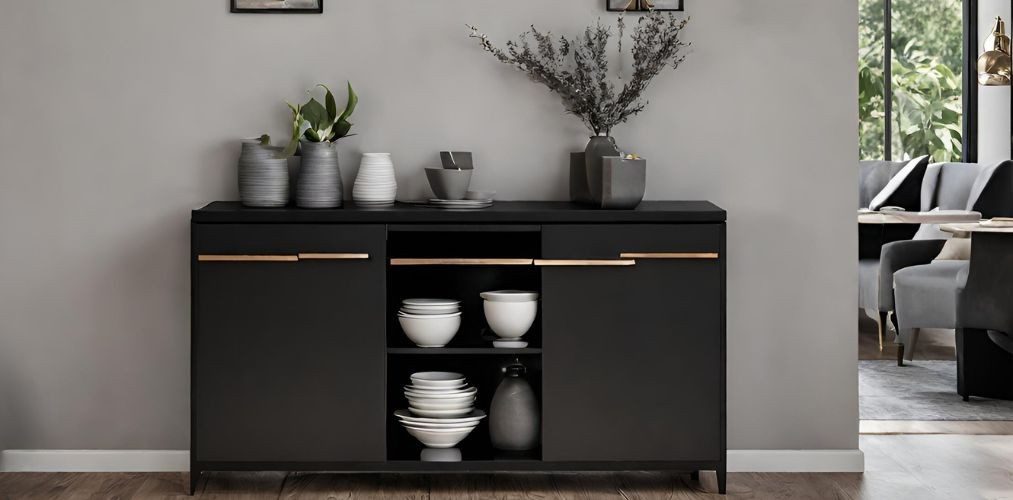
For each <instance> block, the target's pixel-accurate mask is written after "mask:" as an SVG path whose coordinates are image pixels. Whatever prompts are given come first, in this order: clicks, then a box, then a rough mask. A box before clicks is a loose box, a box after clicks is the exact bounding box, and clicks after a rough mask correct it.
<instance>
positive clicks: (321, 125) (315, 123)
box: [302, 98, 333, 130]
mask: <svg viewBox="0 0 1013 500" xmlns="http://www.w3.org/2000/svg"><path fill="white" fill-rule="evenodd" d="M302 116H303V118H305V119H306V121H308V122H310V126H312V127H313V128H314V129H316V130H323V129H325V128H327V127H329V126H330V125H331V123H333V122H331V121H330V120H329V119H328V117H327V109H326V108H324V106H323V105H322V104H320V103H319V102H317V100H316V99H313V98H310V101H309V102H307V103H306V104H304V105H303V107H302Z"/></svg>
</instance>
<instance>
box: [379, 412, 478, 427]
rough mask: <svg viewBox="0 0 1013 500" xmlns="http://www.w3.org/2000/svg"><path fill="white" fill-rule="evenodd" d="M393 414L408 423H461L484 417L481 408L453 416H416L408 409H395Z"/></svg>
mask: <svg viewBox="0 0 1013 500" xmlns="http://www.w3.org/2000/svg"><path fill="white" fill-rule="evenodd" d="M394 416H395V417H397V418H398V419H399V420H401V421H403V422H409V423H424V424H463V423H466V422H478V421H479V420H482V419H483V418H485V412H484V411H482V410H475V411H473V412H471V413H470V414H468V415H464V416H461V417H455V418H428V417H416V416H413V415H412V414H411V413H409V411H408V410H397V411H395V412H394Z"/></svg>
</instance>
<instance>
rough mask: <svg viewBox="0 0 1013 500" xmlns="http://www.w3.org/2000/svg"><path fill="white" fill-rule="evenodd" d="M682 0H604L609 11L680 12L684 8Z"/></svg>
mask: <svg viewBox="0 0 1013 500" xmlns="http://www.w3.org/2000/svg"><path fill="white" fill-rule="evenodd" d="M683 2H684V0H605V9H606V10H608V11H609V12H646V11H649V10H657V11H660V12H681V11H683V10H685V5H684V3H683Z"/></svg>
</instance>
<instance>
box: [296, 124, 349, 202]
mask: <svg viewBox="0 0 1013 500" xmlns="http://www.w3.org/2000/svg"><path fill="white" fill-rule="evenodd" d="M342 190H343V189H342V185H341V170H340V169H339V168H338V152H337V149H336V147H335V144H334V143H330V142H308V141H303V142H302V164H301V166H300V167H299V180H298V181H297V182H296V192H295V203H296V205H298V206H299V207H301V208H337V207H340V206H341V201H342Z"/></svg>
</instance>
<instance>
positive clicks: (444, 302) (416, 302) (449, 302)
mask: <svg viewBox="0 0 1013 500" xmlns="http://www.w3.org/2000/svg"><path fill="white" fill-rule="evenodd" d="M401 303H402V304H404V305H406V306H422V307H425V306H458V305H461V301H460V300H454V299H404V300H402V301H401Z"/></svg>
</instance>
